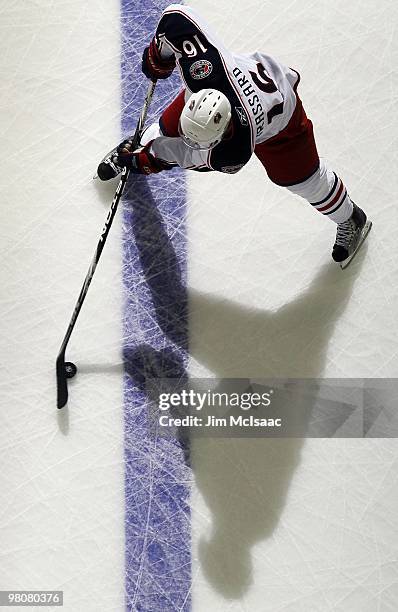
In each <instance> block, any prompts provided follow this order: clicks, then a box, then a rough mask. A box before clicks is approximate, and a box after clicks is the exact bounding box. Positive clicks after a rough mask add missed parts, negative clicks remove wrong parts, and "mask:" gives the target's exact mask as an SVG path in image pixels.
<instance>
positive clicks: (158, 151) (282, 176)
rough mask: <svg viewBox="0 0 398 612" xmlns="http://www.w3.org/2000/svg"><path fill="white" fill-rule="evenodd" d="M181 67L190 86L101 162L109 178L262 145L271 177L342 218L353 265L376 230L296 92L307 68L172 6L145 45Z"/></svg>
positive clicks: (150, 71) (203, 163)
mask: <svg viewBox="0 0 398 612" xmlns="http://www.w3.org/2000/svg"><path fill="white" fill-rule="evenodd" d="M176 65H178V68H179V70H180V74H181V78H182V81H183V83H184V89H183V90H182V91H181V92H180V93H179V94H178V95H177V97H176V98H175V100H174V101H173V102H172V103H171V105H170V106H169V107H168V108H166V109H165V110H164V112H163V113H162V115H161V117H160V119H159V122H158V123H155V124H153V125H151V126H150V127H149V128H147V130H146V131H145V132H144V134H143V136H142V139H141V147H140V148H139V149H137V150H135V151H132V150H131V141H130V140H125V141H123V142H122V143H121V144H120V145H119V147H117V149H115V150H114V151H112V152H111V153H110V154H109V155H108V157H107V158H105V160H104V161H103V162H102V163H101V164H100V166H99V169H98V175H99V176H100V178H101V179H102V180H107V179H109V178H112V177H114V176H116V175H117V174H119V172H121V169H122V168H123V167H128V168H129V169H130V170H131V172H133V173H140V174H147V175H148V174H151V173H156V172H160V171H162V170H170V169H171V168H173V167H175V166H180V167H181V168H186V169H188V170H195V171H198V172H209V171H219V172H225V173H231V174H232V173H236V172H238V171H239V170H240V169H241V168H243V166H244V165H245V164H246V163H247V162H248V161H249V159H250V158H251V156H252V154H253V153H254V154H255V155H256V156H257V157H258V158H259V160H260V161H261V163H262V164H263V166H264V168H265V170H266V172H267V174H268V176H269V178H270V179H271V181H272V182H274V183H276V184H277V185H280V186H283V187H286V188H287V189H289V191H291V192H292V193H295V194H297V195H300V196H301V197H303V198H305V199H306V200H307V201H308V202H309V203H310V204H311V206H312V207H313V208H314V210H317V211H318V212H319V213H321V214H323V215H325V216H327V217H328V218H329V219H330V220H332V221H334V222H335V223H336V224H337V235H336V240H335V244H334V246H333V252H332V257H333V259H334V260H335V261H337V262H341V265H342V267H345V266H346V265H348V263H349V262H350V261H351V259H352V257H353V256H354V255H355V253H356V251H357V250H358V248H359V247H360V245H361V244H362V242H363V240H364V239H365V238H366V235H367V233H368V232H369V230H370V228H371V223H370V222H369V221H367V217H366V214H365V213H364V211H363V210H361V209H360V208H359V206H357V205H356V204H354V202H353V201H352V200H351V199H350V197H349V195H348V193H347V190H346V188H345V186H344V184H343V182H342V180H341V179H340V178H339V176H337V174H336V173H335V172H333V170H332V169H331V168H330V167H329V165H328V163H327V162H326V161H325V160H323V159H320V158H319V156H318V152H317V148H316V144H315V140H314V134H313V127H312V122H311V120H310V119H308V117H307V116H306V113H305V111H304V108H303V105H302V102H301V100H300V98H299V96H298V94H297V86H298V84H299V81H300V76H299V74H298V73H297V72H296V71H295V70H294V69H292V68H287V67H286V66H284V65H282V64H281V63H279V62H278V61H277V60H276V59H274V58H273V57H270V56H268V55H264V54H262V53H254V54H252V55H237V54H234V53H232V52H230V51H228V50H227V49H226V48H225V47H224V46H223V44H222V43H221V42H220V40H218V38H217V37H216V35H215V34H213V33H212V31H211V29H210V27H209V26H208V24H207V23H206V22H205V21H204V20H203V19H202V18H201V17H200V16H199V15H198V14H197V13H196V12H195V11H194V10H193V9H191V8H188V7H186V6H183V5H180V4H171V5H170V6H169V7H167V8H166V9H165V11H164V12H163V14H162V16H161V19H160V21H159V24H158V27H157V29H156V33H155V36H154V38H153V39H152V41H151V42H150V44H149V46H148V47H147V48H146V49H145V50H144V53H143V58H142V70H143V72H144V74H145V75H146V76H147V77H148V78H149V79H152V80H158V79H166V78H168V77H169V76H170V75H171V73H172V72H173V70H174V68H175V66H176Z"/></svg>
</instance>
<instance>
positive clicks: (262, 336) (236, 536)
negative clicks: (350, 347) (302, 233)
mask: <svg viewBox="0 0 398 612" xmlns="http://www.w3.org/2000/svg"><path fill="white" fill-rule="evenodd" d="M361 261H363V259H361ZM360 267H361V264H360V263H359V260H358V265H357V266H356V267H354V266H353V267H352V268H351V273H350V272H347V274H346V275H342V274H341V270H340V269H339V268H337V267H336V266H334V265H333V263H331V264H330V265H327V266H325V267H324V268H322V269H321V270H320V271H319V273H318V274H317V275H316V277H315V278H314V280H313V281H312V282H311V284H310V285H309V286H308V287H307V288H306V289H305V290H304V291H303V292H302V293H301V294H300V295H298V296H297V297H296V298H295V299H294V300H292V301H291V302H290V303H288V304H286V305H285V306H283V307H281V308H280V309H279V310H277V311H275V312H267V311H264V310H259V309H250V308H247V307H245V306H244V305H242V304H238V303H232V302H231V301H226V300H223V299H221V298H218V297H215V296H211V295H204V294H203V293H199V292H196V291H194V290H193V291H191V292H190V324H191V344H190V353H191V355H192V356H194V357H195V359H196V360H197V361H198V362H200V363H201V364H204V365H205V366H206V367H207V368H208V369H210V370H211V371H213V372H215V374H216V375H217V376H219V377H220V378H223V377H225V378H228V377H239V376H244V377H246V376H250V377H251V378H260V379H261V378H264V379H267V378H279V377H297V378H304V377H308V378H321V377H322V373H323V370H324V365H325V360H326V356H327V348H328V343H329V340H330V339H331V337H332V334H333V329H334V326H335V324H336V322H337V321H338V319H339V318H340V316H341V315H342V314H343V312H344V309H345V307H346V305H347V303H348V301H349V298H350V295H351V293H352V289H353V284H354V282H355V278H356V276H357V275H358V274H359V271H360ZM259 284H260V283H259ZM300 402H304V405H300ZM309 402H311V404H309ZM315 403H316V393H314V397H313V398H312V400H310V399H309V398H308V395H306V397H305V398H302V399H298V401H297V404H296V407H297V409H298V410H300V411H301V412H302V414H305V415H306V418H307V419H308V421H309V420H310V417H311V412H312V410H313V409H314V407H315ZM282 409H283V407H282ZM304 443H305V440H304V439H300V438H289V439H272V438H256V439H253V438H249V439H247V438H245V439H221V438H216V439H211V438H210V439H206V438H195V439H193V440H192V441H191V461H192V466H193V470H194V477H195V482H196V484H197V486H198V489H199V490H200V493H201V495H202V496H203V498H204V500H205V502H206V505H207V507H208V508H209V509H210V512H211V517H212V518H211V520H212V522H211V526H210V529H209V531H210V533H209V535H208V536H206V537H204V538H202V539H201V541H200V542H199V558H200V563H201V565H202V567H203V570H204V573H205V575H206V577H207V580H208V581H209V582H210V583H211V584H212V586H213V588H214V589H216V590H217V591H218V592H220V593H221V594H222V595H223V596H225V597H228V598H241V597H243V596H244V595H245V593H246V592H247V591H248V589H249V588H250V586H251V584H252V583H253V572H254V564H255V559H254V556H253V555H254V553H253V550H252V549H253V548H254V547H255V546H256V544H257V543H259V542H261V541H264V540H265V539H267V538H270V537H271V536H272V534H273V533H274V531H275V529H276V528H277V527H278V524H279V521H280V518H281V515H282V513H283V510H284V506H285V503H286V498H287V494H288V491H289V486H290V483H291V480H292V478H293V477H294V474H295V471H296V468H297V467H298V465H299V463H300V453H301V449H302V447H303V445H304ZM193 504H195V501H193Z"/></svg>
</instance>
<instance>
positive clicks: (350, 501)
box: [0, 0, 398, 612]
mask: <svg viewBox="0 0 398 612" xmlns="http://www.w3.org/2000/svg"><path fill="white" fill-rule="evenodd" d="M190 4H192V5H194V6H195V7H196V8H197V9H199V10H200V11H201V12H202V13H203V14H204V15H205V16H206V17H207V18H208V19H209V21H210V22H211V23H212V24H213V25H214V27H215V29H216V30H217V31H218V32H219V34H220V35H221V36H222V37H223V39H224V40H225V42H226V44H227V45H229V46H231V48H233V49H235V50H237V51H239V50H241V51H249V50H257V49H263V50H265V51H266V52H267V53H271V54H275V55H276V56H278V57H280V59H282V60H283V61H284V62H285V63H287V64H290V65H293V67H295V68H296V69H298V70H299V72H300V73H301V75H302V83H301V85H300V94H301V97H302V99H303V101H304V104H305V107H306V109H307V111H308V114H309V116H310V117H311V118H312V120H313V121H314V124H315V130H316V138H317V142H318V146H319V150H320V152H321V154H322V155H324V156H325V157H327V158H328V159H329V161H330V162H331V163H332V164H333V166H334V168H335V169H336V171H337V172H339V173H340V175H341V176H342V178H343V180H344V182H345V183H346V185H347V187H348V189H349V191H350V193H351V195H352V197H353V199H354V200H355V201H357V202H358V204H359V205H361V206H363V207H364V208H365V209H366V211H367V212H368V213H369V215H370V216H371V218H372V220H373V221H374V229H373V230H372V234H371V235H370V238H369V241H368V245H367V248H366V250H365V251H364V255H363V256H361V257H360V258H359V259H358V262H357V263H355V265H353V266H352V267H351V268H349V269H348V270H347V271H346V272H344V273H342V272H341V271H340V270H338V269H334V268H332V267H331V264H330V248H331V244H332V243H333V238H334V227H333V226H332V224H331V223H330V222H328V221H327V220H325V219H323V218H321V217H320V216H319V217H318V216H317V215H316V214H315V213H314V212H313V211H312V210H311V209H310V208H309V206H308V205H306V204H305V202H301V201H300V200H299V199H297V198H294V197H293V196H292V195H291V194H289V193H285V191H284V190H282V189H280V188H277V187H275V186H274V185H272V184H271V183H270V182H269V181H268V180H267V178H266V176H265V174H264V173H263V171H262V169H261V167H260V165H259V164H258V163H257V161H256V160H254V159H253V160H252V162H251V163H250V165H249V166H248V167H247V168H245V169H244V170H243V171H242V172H241V173H239V174H238V175H236V176H219V175H207V176H206V177H203V176H197V175H194V174H191V175H189V194H190V203H189V223H188V229H189V249H190V251H189V277H190V286H191V347H192V358H191V365H190V370H191V372H192V373H195V374H200V375H209V376H256V377H260V376H264V377H266V376H270V375H272V376H275V375H279V376H282V375H290V376H325V377H331V376H342V377H353V376H364V377H370V376H376V377H391V376H397V366H398V343H397V306H396V301H395V300H396V297H397V278H398V276H397V267H398V263H397V262H398V259H397V246H396V235H397V212H396V210H397V209H396V191H397V173H396V159H397V155H396V150H397V146H396V138H397V127H396V116H395V115H396V113H395V110H394V106H395V103H396V97H397V88H396V83H397V80H396V79H397V77H396V73H395V66H396V63H397V46H396V40H395V38H394V34H395V31H394V29H395V24H396V21H397V7H396V4H395V3H394V2H393V1H392V0H381V1H378V2H367V1H365V0H361V1H360V0H354V1H352V2H349V3H348V2H343V1H342V0H337V1H335V2H331V1H330V0H320V1H318V2H315V1H311V0H302V1H301V2H289V3H287V4H284V5H281V3H279V2H276V1H275V0H270V1H269V2H266V3H263V2H259V1H256V2H253V1H252V2H249V3H245V4H243V3H238V2H234V1H232V2H227V1H226V0H224V1H223V2H219V3H217V5H216V6H215V5H214V4H213V3H211V2H209V1H208V0H202V1H201V2H190ZM118 10H119V5H118V2H116V1H115V0H110V1H107V2H105V0H86V1H85V2H79V1H77V0H69V1H68V2H66V1H59V2H58V1H57V2H52V1H50V0H38V1H35V2H33V1H27V2H15V1H14V2H1V3H0V34H1V36H0V49H1V60H0V70H1V82H0V90H1V102H0V104H1V110H2V112H1V115H0V131H1V141H0V142H1V144H0V146H1V150H2V156H1V158H2V178H1V181H0V188H1V193H2V207H1V212H0V215H1V221H0V227H1V230H0V231H1V246H0V248H1V268H0V283H1V298H0V300H1V301H0V314H1V324H0V344H1V346H0V348H1V354H2V357H3V358H2V366H1V370H2V373H1V382H0V385H1V387H0V388H1V414H0V419H1V428H0V463H1V475H0V565H1V571H0V589H10V588H11V589H12V588H15V589H23V588H34V589H37V588H46V589H63V590H64V591H65V594H66V603H65V606H64V610H65V611H67V612H76V611H77V612H80V611H83V610H84V611H87V612H91V611H93V612H94V611H98V610H101V611H108V610H109V611H110V610H115V611H116V610H117V611H121V610H123V579H124V568H123V561H124V558H123V556H124V542H123V446H122V444H123V439H122V395H121V391H122V389H121V385H122V372H121V367H120V362H121V359H120V346H121V322H120V312H121V305H122V300H121V286H120V278H119V276H118V274H117V273H116V271H118V270H120V269H121V262H120V241H119V236H120V227H119V226H118V223H116V226H115V227H114V228H113V229H112V234H111V237H110V239H109V241H108V244H107V246H106V251H105V253H104V255H105V256H104V258H103V260H102V262H101V264H100V267H99V268H98V273H97V275H96V278H95V280H94V282H93V285H92V288H91V289H90V294H89V297H88V300H87V303H86V304H85V306H84V310H83V312H82V315H81V319H80V320H79V323H78V326H77V328H76V330H75V333H74V336H73V340H72V342H71V345H70V349H69V352H68V355H69V357H70V358H71V359H73V358H74V356H78V359H76V361H77V365H79V361H80V362H82V363H84V364H85V366H84V368H85V373H86V375H85V376H81V377H78V378H77V379H76V380H75V381H73V383H72V384H70V398H71V402H70V407H69V411H65V412H63V414H62V416H61V415H60V414H59V413H57V412H56V409H55V380H54V361H55V356H56V353H57V350H58V348H59V345H60V342H61V340H62V335H63V333H64V330H65V328H66V324H67V322H68V320H69V317H70V315H71V310H72V308H73V305H74V303H75V300H76V297H77V294H78V292H79V290H80V287H81V283H82V280H83V278H84V275H85V273H86V269H87V266H88V263H89V261H90V258H91V255H92V251H93V247H94V245H95V244H96V241H97V238H98V229H99V228H100V227H101V226H102V222H103V219H104V216H105V215H106V210H107V205H108V203H109V201H110V198H111V196H112V191H113V189H114V187H113V186H109V187H108V186H104V185H101V187H100V188H99V187H98V186H96V185H95V184H93V183H92V182H91V180H90V177H91V174H92V171H93V160H97V159H98V158H99V157H100V156H101V155H102V153H103V152H104V151H107V150H108V149H109V148H110V146H112V145H113V144H114V142H115V141H117V140H118V137H119V112H120V91H119V74H120V59H119V43H120V41H119V22H118ZM314 279H315V280H314ZM193 450H194V477H195V481H196V485H195V488H194V490H193V496H192V508H193V556H194V562H193V603H194V606H193V609H194V611H195V612H202V611H209V610H212V611H213V610H214V611H217V612H224V611H227V610H228V611H233V612H235V611H239V612H242V611H244V612H248V611H250V612H253V611H256V612H257V611H258V612H269V611H272V612H280V611H284V612H285V611H287V612H331V611H336V612H337V611H338V612H376V611H377V612H387V611H393V610H394V611H395V610H396V609H397V606H398V588H397V559H396V550H397V548H398V537H397V518H396V515H397V511H396V510H397V503H398V486H397V477H396V473H397V469H396V468H397V454H398V453H397V445H396V441H395V440H326V441H324V440H311V441H306V442H305V443H302V442H301V441H290V440H280V441H272V442H270V441H268V442H264V441H256V442H253V441H250V440H248V441H247V440H235V441H222V440H212V441H202V442H200V443H199V442H196V443H195V446H194V449H193ZM14 609H17V608H14ZM20 609H21V610H24V609H25V610H26V608H20Z"/></svg>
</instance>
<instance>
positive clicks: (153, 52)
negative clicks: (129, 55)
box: [142, 38, 176, 81]
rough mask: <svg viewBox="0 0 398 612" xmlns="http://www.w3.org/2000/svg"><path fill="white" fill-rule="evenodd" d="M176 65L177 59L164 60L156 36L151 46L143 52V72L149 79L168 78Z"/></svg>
mask: <svg viewBox="0 0 398 612" xmlns="http://www.w3.org/2000/svg"><path fill="white" fill-rule="evenodd" d="M175 65H176V61H175V59H174V58H172V59H170V60H164V59H163V58H162V57H161V55H160V53H159V49H158V48H157V45H156V41H155V39H154V38H153V39H152V42H151V44H150V45H149V47H146V48H145V49H144V53H143V54H142V72H143V73H144V74H145V76H146V77H148V79H151V80H152V81H156V80H157V79H167V78H168V77H169V76H170V75H171V73H172V72H173V70H174V68H175Z"/></svg>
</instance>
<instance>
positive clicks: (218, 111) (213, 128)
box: [178, 89, 231, 149]
mask: <svg viewBox="0 0 398 612" xmlns="http://www.w3.org/2000/svg"><path fill="white" fill-rule="evenodd" d="M230 120H231V104H230V102H229V100H228V98H227V96H225V95H224V94H223V93H221V91H218V90H217V89H201V90H200V91H198V92H197V93H194V94H192V95H191V96H190V97H189V98H188V100H187V102H186V103H185V106H184V108H183V110H182V113H181V117H180V121H179V124H178V129H179V133H180V136H181V138H182V139H183V141H184V142H185V144H186V145H187V146H188V147H191V148H192V149H212V148H213V147H215V146H216V144H218V143H219V142H220V140H222V137H223V135H224V133H225V131H226V129H227V128H228V125H229V122H230Z"/></svg>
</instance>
